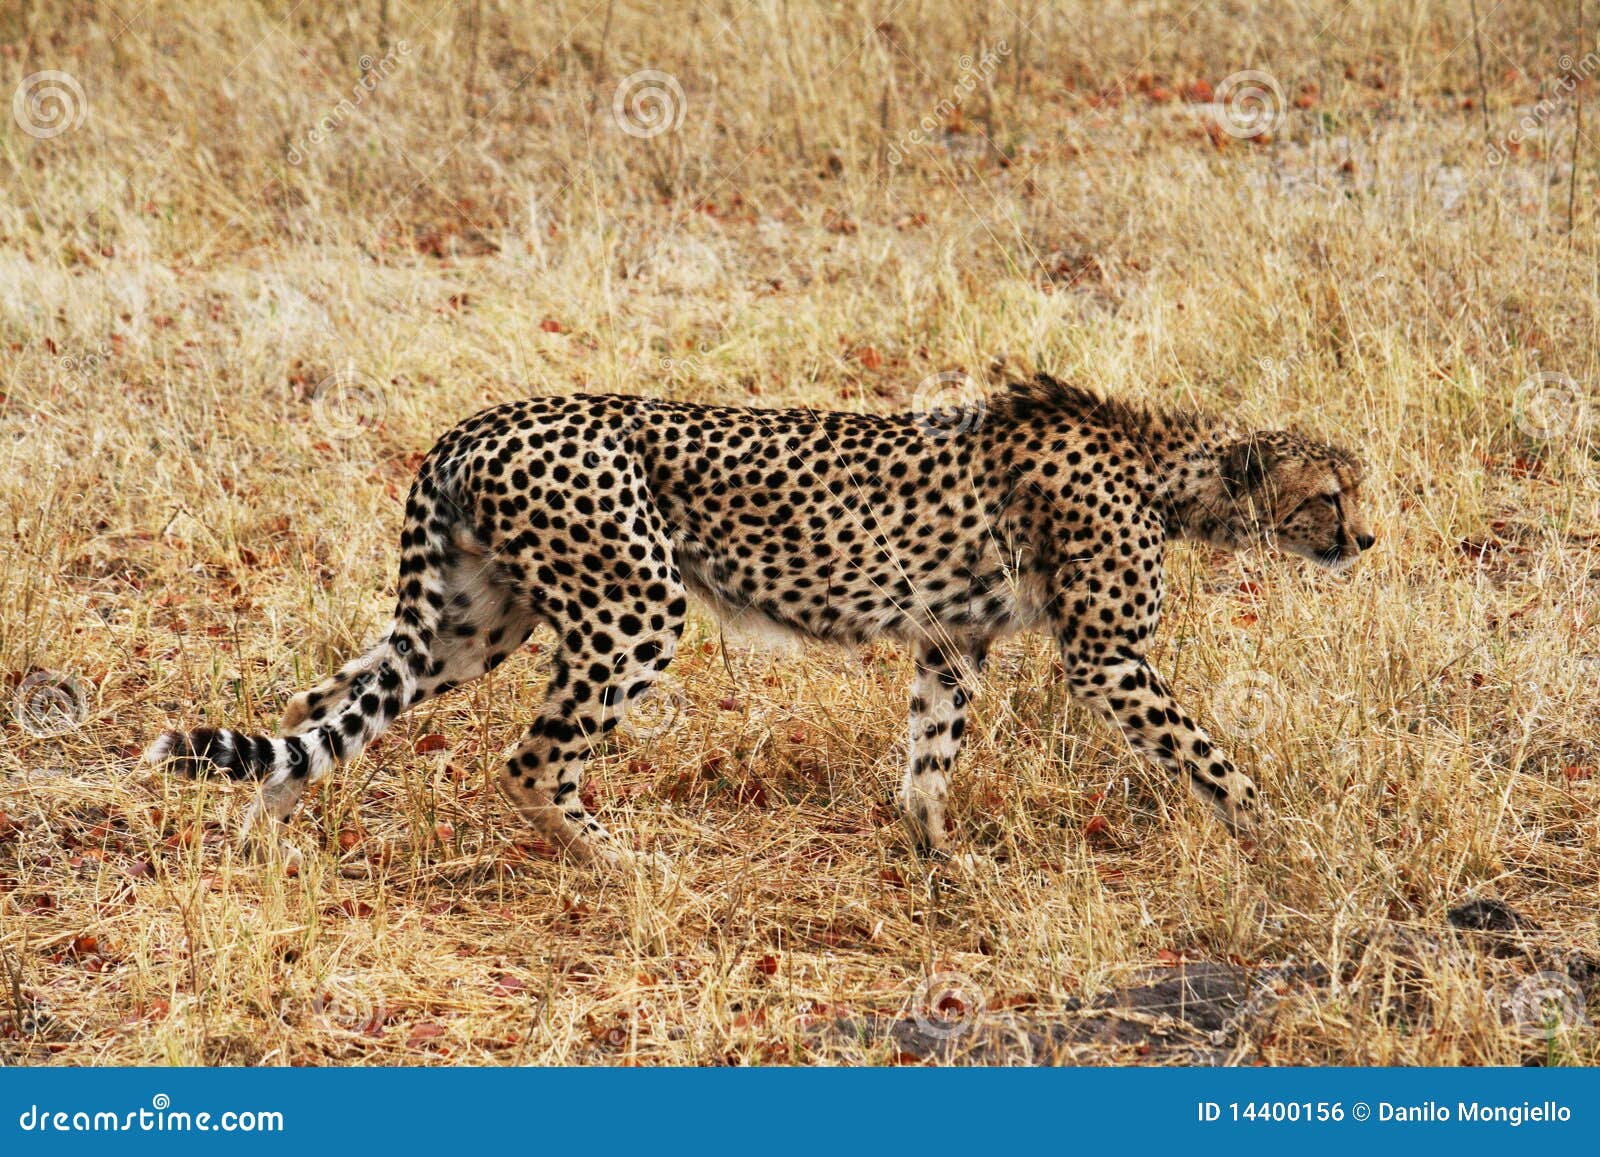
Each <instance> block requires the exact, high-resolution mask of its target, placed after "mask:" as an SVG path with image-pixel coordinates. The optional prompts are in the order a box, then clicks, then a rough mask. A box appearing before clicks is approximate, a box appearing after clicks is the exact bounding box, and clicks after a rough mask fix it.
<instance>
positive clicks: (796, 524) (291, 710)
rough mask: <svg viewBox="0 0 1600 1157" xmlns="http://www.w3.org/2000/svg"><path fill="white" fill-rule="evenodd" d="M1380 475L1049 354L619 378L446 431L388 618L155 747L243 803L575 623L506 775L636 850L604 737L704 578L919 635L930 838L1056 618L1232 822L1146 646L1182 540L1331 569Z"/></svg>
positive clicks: (920, 735)
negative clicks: (787, 402) (322, 674)
mask: <svg viewBox="0 0 1600 1157" xmlns="http://www.w3.org/2000/svg"><path fill="white" fill-rule="evenodd" d="M1361 475H1362V471H1361V468H1360V465H1359V463H1358V462H1357V461H1356V459H1355V458H1354V457H1353V456H1352V455H1350V454H1349V453H1348V452H1346V451H1345V450H1342V449H1340V448H1338V447H1335V446H1331V445H1326V444H1324V443H1321V442H1316V441H1312V440H1310V439H1307V438H1304V437H1301V436H1300V435H1298V434H1294V433H1290V432H1287V431H1271V432H1250V431H1243V432H1241V431H1239V430H1237V429H1235V428H1233V427H1232V426H1230V425H1229V424H1228V423H1226V422H1224V421H1222V420H1219V419H1216V418H1212V417H1208V416H1206V415H1203V414H1199V413H1193V412H1188V411H1171V410H1149V409H1143V408H1139V407H1135V406H1132V405H1128V404H1125V403H1121V402H1116V401H1111V400H1107V399H1103V398H1101V397H1099V396H1098V395H1096V394H1094V393H1091V392H1090V391H1088V390H1084V389H1081V388H1078V387H1074V386H1070V385H1066V384H1064V383H1061V382H1057V381H1055V380H1054V379H1051V378H1049V377H1047V376H1044V375H1040V376H1039V377H1037V378H1035V379H1033V380H1031V381H1028V382H1025V383H1017V384H1014V385H1011V386H1010V387H1008V388H1006V389H1004V390H1002V391H1001V392H999V393H997V394H996V395H995V396H993V397H991V398H990V399H988V401H987V404H986V405H985V406H984V407H983V409H982V419H981V421H977V422H974V423H970V424H966V423H951V424H948V425H947V424H944V423H942V422H941V421H939V420H938V416H933V418H932V419H930V416H929V415H916V414H902V415H897V416H876V415H870V414H848V413H824V412H818V411H815V410H810V409H792V410H756V409H742V408H733V407H723V406H706V405H694V404H690V403H685V402H671V401H657V400H653V399H646V398H633V397H616V396H577V397H565V398H532V399H527V400H524V401H517V402H509V403H506V404H504V405H500V406H495V407H493V408H492V409H488V410H485V411H483V412H482V413H479V414H477V415H475V416H473V417H471V418H468V419H467V420H466V421H465V422H463V423H461V424H460V425H459V426H457V427H456V428H455V429H453V430H451V431H450V432H449V433H447V434H445V436H444V437H443V438H441V439H440V440H439V443H438V444H437V445H436V446H435V447H434V448H433V450H432V451H431V452H430V453H429V454H428V455H427V457H426V459H425V460H424V461H423V463H422V466H421V468H420V469H419V471H418V473H417V477H416V480H415V482H414V484H413V485H412V488H411V493H410V496H409V497H408V498H407V500H406V508H405V528H404V530H403V531H402V532H401V535H400V572H399V581H398V597H397V600H396V605H395V611H394V621H393V623H392V624H391V625H390V627H389V629H388V632H387V633H386V634H385V635H384V637H383V638H382V639H381V640H379V641H378V642H377V643H376V644H375V645H374V646H373V647H371V649H369V650H368V651H367V652H366V653H365V654H363V655H361V656H359V657H358V658H356V659H354V660H352V661H351V662H349V663H348V664H347V665H346V666H345V667H344V668H343V669H342V670H340V671H339V673H338V674H336V675H334V676H332V677H331V678H329V679H326V680H324V681H323V682H321V683H319V684H317V685H316V686H315V687H312V688H311V689H310V690H307V691H304V692H302V693H301V694H299V695H297V696H296V697H295V698H294V699H293V700H292V701H291V702H290V703H289V706H288V709H287V710H286V711H285V713H284V718H283V724H282V727H281V729H280V734H279V735H278V737H276V738H268V737H265V736H252V735H246V734H243V733H240V732H237V731H230V730H219V729H211V728H203V729H200V730H196V731H190V732H187V733H183V732H167V733H165V734H163V735H162V736H161V737H160V738H158V739H157V740H156V741H155V742H154V743H153V744H152V745H151V747H150V749H149V751H148V753H147V756H146V758H147V759H148V760H150V761H151V762H156V763H162V762H167V761H171V762H172V763H174V764H176V765H178V766H179V767H180V768H182V769H183V770H185V771H187V772H188V773H190V774H199V773H200V772H202V771H207V770H219V771H221V772H223V773H225V774H227V775H228V776H230V777H232V778H234V779H239V780H247V781H257V782H259V785H260V786H259V795H258V797H257V800H256V803H255V805H254V806H253V808H252V809H251V812H250V814H249V815H248V816H247V818H246V821H245V831H246V833H247V834H248V833H249V832H250V830H251V827H252V825H253V824H254V823H255V821H256V820H257V819H258V818H259V817H261V816H263V815H266V816H270V817H273V818H276V819H280V820H284V819H287V818H288V817H289V816H290V814H291V813H292V812H293V811H294V810H295V808H296V807H297V806H298V805H299V803H300V801H301V799H302V798H303V796H304V794H305V792H306V789H307V788H308V787H310V786H311V785H313V784H315V783H316V782H317V781H318V780H320V779H322V777H323V776H325V775H327V774H328V772H329V771H330V770H332V768H333V767H334V766H336V765H337V764H338V763H340V762H343V761H346V760H349V759H351V758H353V757H354V756H355V755H356V754H357V753H359V752H360V751H361V750H362V748H364V747H365V746H367V744H369V743H371V742H372V740H373V739H374V738H375V737H376V736H377V735H378V734H379V733H380V732H382V731H383V730H384V729H385V728H386V727H388V726H389V724H390V723H392V722H393V721H394V719H395V717H396V716H397V715H399V714H400V712H401V711H403V710H405V709H406V708H408V707H413V706H416V705H417V704H419V703H422V702H425V701H426V700H428V699H430V698H432V697H434V696H436V695H440V694H442V693H444V692H446V691H449V690H450V689H451V688H454V687H457V686H459V685H460V684H462V683H465V682H467V681H469V680H472V679H476V678H478V677H479V676H481V675H483V674H484V673H485V672H486V671H490V670H492V669H493V668H495V667H496V666H498V665H499V664H500V663H501V662H503V661H504V660H505V658H506V657H507V656H508V655H510V654H511V653H512V652H514V651H515V650H516V649H517V648H518V647H520V646H521V645H522V644H523V642H525V641H526V640H527V638H528V636H529V635H530V634H531V633H532V631H533V630H534V628H535V627H537V626H539V625H544V626H548V627H550V628H552V629H553V630H554V631H555V633H556V638H557V640H558V646H557V651H556V659H555V663H554V670H553V673H552V674H551V676H550V680H549V685H548V687H547V689H546V692H545V697H544V701H543V703H542V705H541V706H540V708H539V711H538V714H537V716H536V717H535V718H534V719H533V721H532V722H531V723H530V724H529V725H528V728H527V731H526V732H525V734H524V735H523V737H522V739H521V741H520V742H518V743H517V744H516V746H515V747H514V748H513V749H512V750H511V751H510V752H509V754H508V756H507V758H506V760H505V762H504V765H503V767H502V769H501V775H500V784H501V787H502V789H503V790H504V792H505V794H506V795H507V796H508V797H509V799H510V800H511V802H512V803H514V804H515V805H516V807H517V808H518V809H519V810H520V811H521V812H522V813H523V815H525V816H526V817H527V818H528V820H530V821H531V822H532V823H533V824H534V825H535V826H536V827H537V829H538V830H539V831H540V832H541V833H543V834H544V835H545V836H547V837H548V838H550V839H551V840H552V841H553V842H555V843H556V844H557V845H558V846H560V847H562V848H564V849H566V850H567V851H568V852H569V853H571V854H573V855H575V856H577V857H579V858H582V859H593V858H596V857H598V858H601V859H604V860H609V861H616V860H618V859H621V858H624V857H625V855H626V853H624V852H623V851H622V850H621V849H620V848H619V846H618V844H617V843H616V842H615V841H613V840H612V839H611V838H610V837H609V836H608V835H607V833H606V831H605V829H604V828H603V827H602V826H601V824H600V823H599V821H598V820H596V819H595V818H594V817H593V816H592V815H590V814H589V811H588V809H587V808H586V807H585V806H584V804H583V802H582V800H581V798H580V794H579V783H580V780H581V778H582V775H583V768H584V763H585V761H586V760H587V758H588V756H589V753H590V751H591V748H592V746H593V745H594V744H595V743H596V742H597V741H598V740H599V739H600V738H601V737H602V736H604V735H605V734H606V733H607V732H609V731H611V730H612V729H613V728H614V727H616V726H617V724H618V723H619V721H621V720H622V719H623V718H625V716H626V715H627V713H628V711H629V710H630V708H632V707H633V706H635V705H636V704H638V702H639V699H640V697H641V696H642V695H644V694H645V692H646V691H648V690H649V689H650V687H651V685H652V683H653V682H654V681H655V680H657V679H658V678H659V677H660V676H661V673H662V671H663V670H665V669H666V667H667V665H668V664H669V663H670V662H671V661H672V657H673V652H674V651H675V650H676V648H677V646H678V640H679V637H680V635H681V634H682V631H683V626H684V616H685V613H686V611H687V607H688V601H687V598H686V596H687V595H688V594H689V593H691V592H692V593H694V594H696V595H697V596H699V597H701V598H703V599H704V600H705V601H706V602H707V603H708V604H710V606H711V607H712V608H714V609H715V610H717V611H718V612H720V613H727V614H731V615H733V616H735V617H738V618H742V619H745V620H749V619H751V618H754V619H757V620H761V621H765V622H767V623H770V624H773V625H775V626H777V627H780V628H783V629H785V630H786V631H788V632H792V633H796V634H799V635H801V636H806V637H810V638H815V639H822V640H830V641H834V642H841V643H847V644H850V643H860V642H863V641H865V640H868V639H872V638H875V637H878V636H882V635H889V636H894V637H897V638H899V639H902V640H904V641H905V642H906V643H907V644H908V645H909V647H910V648H911V649H912V651H913V653H914V658H915V678H914V683H913V686H912V688H911V700H910V723H909V747H910V750H909V758H908V763H907V767H906V772H905V778H904V783H903V786H902V790H901V801H902V804H903V806H904V811H905V815H906V819H907V822H908V824H909V826H910V829H911V832H912V835H913V837H914V838H915V840H916V842H917V844H918V845H919V847H920V848H921V849H923V850H924V851H928V852H942V851H944V850H945V849H946V847H947V842H948V837H947V835H946V828H945V815H944V812H945V796H946V791H947V785H948V783H949V779H950V776H951V774H952V772H953V770H954V766H955V761H956V756H957V752H958V751H959V749H960V746H961V740H962V736H963V734H964V732H965V730H966V725H967V710H968V707H969V705H970V703H971V700H972V697H973V694H974V692H975V690H976V688H975V686H974V682H975V677H976V672H977V671H978V669H979V668H980V667H981V665H982V662H983V658H984V654H985V652H986V651H987V650H988V648H989V646H990V645H991V643H992V642H993V641H994V640H996V639H997V638H1000V637H1003V636H1005V635H1007V634H1010V633H1012V632H1015V631H1019V630H1027V629H1039V630H1045V631H1049V632H1050V633H1051V634H1052V635H1053V636H1054V638H1055V640H1056V643H1057V644H1058V645H1059V647H1060V651H1061V657H1062V662H1063V665H1064V669H1065V672H1066V680H1067V683H1068V686H1069V687H1070V690H1071V692H1072V694H1073V695H1074V696H1075V697H1076V698H1078V699H1080V700H1081V701H1083V702H1084V703H1086V704H1089V705H1092V706H1093V707H1095V708H1096V709H1097V710H1099V711H1100V712H1101V713H1102V714H1104V715H1105V716H1107V717H1109V718H1110V719H1113V720H1115V721H1116V723H1117V724H1118V725H1119V726H1120V728H1121V730H1122V732H1123V734H1124V735H1126V736H1127V738H1128V740H1129V742H1130V743H1131V744H1132V746H1133V747H1134V748H1135V749H1137V750H1138V751H1140V752H1142V753H1143V754H1145V755H1146V756H1148V757H1149V758H1150V759H1152V760H1153V761H1155V762H1156V763H1157V764H1159V765H1160V766H1162V767H1165V768H1166V769H1167V770H1168V771H1169V772H1171V773H1172V774H1173V775H1174V776H1176V777H1178V778H1180V779H1181V780H1183V781H1184V782H1186V783H1187V784H1188V785H1189V787H1190V789H1191V790H1192V791H1193V792H1194V794H1195V795H1197V796H1198V797H1199V798H1200V799H1202V800H1204V801H1205V802H1206V803H1207V804H1209V805H1210V806H1211V807H1212V808H1213V809H1214V810H1215V811H1216V813H1217V814H1218V815H1219V816H1221V818H1222V819H1223V821H1224V822H1225V823H1226V824H1227V825H1228V827H1229V829H1230V830H1232V831H1234V832H1239V831H1242V830H1245V829H1248V828H1249V827H1250V826H1251V824H1252V821H1253V817H1254V814H1255V813H1256V811H1257V795H1256V788H1255V785H1254V784H1253V783H1252V782H1251V781H1250V779H1249V777H1248V776H1246V775H1244V774H1243V773H1241V772H1240V771H1238V770H1237V769H1236V768H1235V767H1234V765H1233V763H1232V762H1231V761H1230V760H1229V758H1228V757H1227V755H1225V754H1224V753H1223V752H1222V751H1221V750H1220V749H1218V748H1217V747H1216V746H1215V745H1214V744H1213V743H1212V741H1211V740H1210V739H1209V738H1208V737H1207V736H1206V734H1205V732H1204V731H1202V730H1201V729H1200V727H1199V726H1198V725H1197V724H1196V723H1195V721H1194V720H1193V719H1192V718H1191V717H1190V716H1189V714H1188V713H1187V712H1185V711H1184V710H1183V708H1182V707H1180V706H1179V705H1178V703H1177V701H1176V700H1175V699H1174V698H1173V695H1172V692H1171V690H1170V689H1169V688H1168V686H1167V684H1166V682H1165V681H1164V680H1163V679H1162V677H1161V676H1160V675H1159V674H1158V673H1157V672H1156V670H1155V668H1154V667H1152V666H1151V664H1150V663H1149V661H1148V659H1147V658H1146V653H1147V650H1148V648H1149V646H1150V642H1151V636H1152V635H1153V634H1154V632H1155V630H1156V626H1157V624H1158V622H1159V620H1160V616H1161V604H1162V594H1163V579H1162V565H1163V552H1164V550H1165V548H1166V543H1167V541H1168V539H1170V538H1173V537H1180V538H1190V539H1197V540H1201V541H1205V542H1210V543H1213V544H1215V545H1218V546H1224V547H1229V548H1242V547H1247V546H1251V545H1257V544H1273V545H1276V546H1279V547H1281V548H1283V549H1285V550H1288V551H1292V552H1295V553H1298V554H1301V555H1304V556H1305V557H1307V558H1309V559H1311V560H1312V561H1313V562H1315V563H1318V564H1320V565H1322V566H1327V567H1342V566H1345V565H1347V564H1348V563H1349V562H1350V561H1351V560H1352V559H1354V558H1355V557H1356V556H1357V555H1358V554H1360V553H1361V552H1362V551H1364V550H1366V549H1367V548H1369V547H1370V546H1371V545H1372V543H1373V535H1372V532H1371V530H1370V529H1369V527H1368V525H1367V522H1366V520H1365V518H1364V515H1363V512H1362V501H1361V492H1360V487H1361Z"/></svg>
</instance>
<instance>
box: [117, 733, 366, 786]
mask: <svg viewBox="0 0 1600 1157" xmlns="http://www.w3.org/2000/svg"><path fill="white" fill-rule="evenodd" d="M169 760H170V761H171V762H172V763H173V765H174V767H175V768H176V770H178V771H180V772H182V773H183V774H185V775H187V776H189V778H191V779H198V778H200V777H201V776H203V775H207V774H210V773H212V772H221V773H222V774H224V775H226V776H227V777H228V778H229V779H240V780H255V779H266V778H268V777H269V776H271V775H273V773H274V772H278V771H281V772H283V773H285V775H286V776H287V777H288V778H291V779H300V778H308V779H312V780H315V779H320V778H321V777H322V776H323V775H325V774H327V772H328V770H329V768H331V767H332V766H333V764H334V762H335V760H334V759H333V757H332V755H331V753H330V752H329V751H328V749H327V747H326V746H325V745H324V744H323V743H321V742H318V741H317V740H316V739H315V738H313V735H311V734H307V735H288V736H284V737H282V738H279V739H271V738H268V737H267V736H265V735H246V734H244V733H243V732H240V731H229V730H227V729H225V728H216V727H201V728H198V729H196V730H194V731H187V732H186V731H163V732H162V733H161V734H160V735H158V736H156V739H155V742H154V743H152V744H151V745H150V746H149V747H148V748H146V749H145V753H144V761H145V762H146V763H152V764H162V763H167V762H168V761H169Z"/></svg>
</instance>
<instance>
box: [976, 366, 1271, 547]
mask: <svg viewBox="0 0 1600 1157" xmlns="http://www.w3.org/2000/svg"><path fill="white" fill-rule="evenodd" d="M1002 408H1003V411H1004V413H1005V414H1006V416H1007V417H1008V418H1010V419H1011V420H1014V421H1024V422H1026V421H1043V422H1044V423H1045V424H1047V425H1057V424H1060V423H1065V424H1067V425H1069V426H1073V427H1077V428H1079V429H1082V428H1084V427H1089V428H1091V429H1092V428H1098V429H1104V430H1108V431H1111V432H1113V433H1115V434H1117V435H1119V436H1120V438H1121V439H1122V440H1123V441H1125V442H1127V443H1130V444H1132V445H1133V446H1136V447H1137V448H1138V449H1139V451H1140V453H1141V455H1142V456H1143V457H1144V459H1145V463H1146V465H1147V467H1148V468H1149V471H1150V477H1151V479H1152V480H1153V482H1154V486H1155V491H1154V493H1153V495H1152V501H1153V502H1155V503H1158V504H1159V505H1160V506H1161V508H1162V511H1163V515H1164V518H1165V521H1166V524H1167V532H1168V533H1169V534H1171V535H1174V536H1176V537H1183V538H1191V539H1198V540H1201V541H1205V542H1210V543H1212V544H1214V545H1216V546H1224V547H1237V546H1240V545H1242V544H1244V543H1245V542H1248V541H1249V540H1250V539H1251V538H1252V528H1251V526H1249V525H1248V524H1247V519H1246V517H1245V515H1244V513H1243V512H1242V511H1241V510H1240V508H1239V506H1238V504H1237V503H1236V502H1234V501H1233V499H1232V498H1231V497H1230V495H1229V493H1228V489H1227V487H1226V486H1225V485H1224V483H1223V479H1222V469H1221V456H1222V453H1223V450H1224V449H1225V448H1226V447H1228V446H1229V445H1231V444H1232V443H1234V442H1236V441H1237V440H1238V439H1239V437H1240V433H1241V432H1240V430H1239V429H1238V428H1237V427H1235V426H1234V425H1233V424H1231V423H1229V422H1227V421H1225V420H1224V419H1222V418H1218V417H1216V416H1215V415H1212V414H1208V413H1205V412H1204V411H1201V410H1195V409H1189V408H1185V407H1149V406H1141V405H1138V404H1136V403H1131V402H1125V401H1121V400H1119V399H1115V398H1105V397H1102V396H1101V395H1099V394H1097V393H1095V392H1094V391H1093V390H1089V389H1085V388H1084V387H1082V386H1076V385H1072V384H1070V383H1067V382H1062V381H1058V380H1057V379H1055V378H1052V377H1050V376H1049V375H1048V374H1038V375H1036V376H1035V377H1034V378H1032V379H1030V380H1028V381H1023V382H1014V383H1012V384H1011V386H1010V387H1009V389H1008V390H1007V392H1006V394H1005V396H1004V400H1003V403H1002Z"/></svg>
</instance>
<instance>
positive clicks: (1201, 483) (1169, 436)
mask: <svg viewBox="0 0 1600 1157" xmlns="http://www.w3.org/2000/svg"><path fill="white" fill-rule="evenodd" d="M1238 438H1239V432H1238V430H1236V429H1235V428H1234V427H1232V426H1231V425H1229V424H1228V423H1226V422H1224V421H1222V420H1221V419H1218V418H1214V417H1212V416H1211V415H1208V414H1202V413H1200V412H1198V411H1185V412H1181V413H1166V414H1157V415H1153V416H1152V420H1151V422H1150V425H1149V428H1148V430H1147V433H1146V436H1145V437H1144V438H1143V439H1142V440H1141V442H1140V445H1141V447H1142V448H1143V450H1144V452H1145V458H1146V461H1147V462H1148V463H1149V466H1150V470H1151V475H1152V477H1153V478H1154V479H1155V481H1156V485H1157V487H1158V489H1157V493H1156V501H1158V502H1159V503H1160V504H1161V506H1162V508H1163V512H1164V515H1165V519H1166V524H1167V533H1169V534H1171V535H1173V536H1174V537H1179V538H1188V539H1194V540H1197V541H1201V542H1209V543H1211V544H1212V545H1213V546H1221V547H1230V548H1231V547H1237V546H1239V545H1241V544H1243V543H1245V542H1247V541H1249V540H1250V538H1251V537H1252V529H1251V527H1250V526H1249V525H1247V520H1246V518H1245V517H1244V514H1243V512H1242V511H1241V510H1240V509H1239V506H1238V504H1237V503H1236V502H1235V501H1234V500H1233V498H1232V497H1231V495H1230V494H1229V492H1228V488H1227V486H1226V484H1225V483H1224V481H1223V477H1222V465H1221V460H1222V454H1223V451H1224V450H1225V449H1226V448H1227V447H1228V446H1230V445H1232V444H1233V443H1234V442H1236V441H1237V440H1238Z"/></svg>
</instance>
